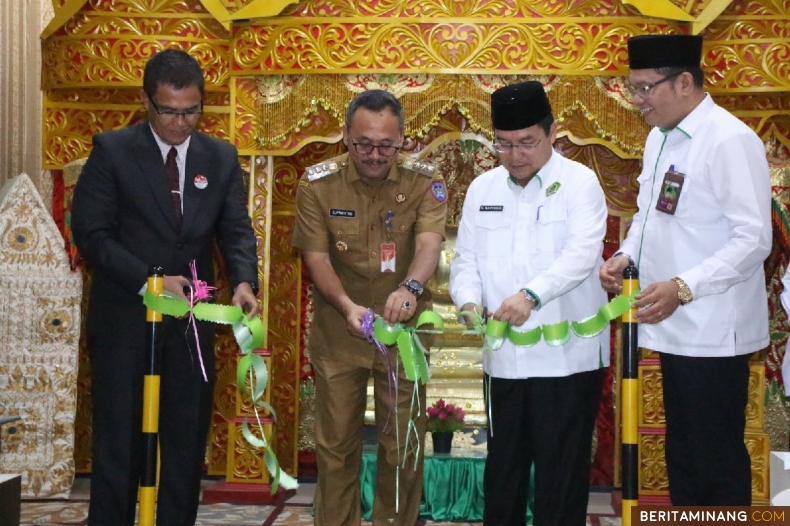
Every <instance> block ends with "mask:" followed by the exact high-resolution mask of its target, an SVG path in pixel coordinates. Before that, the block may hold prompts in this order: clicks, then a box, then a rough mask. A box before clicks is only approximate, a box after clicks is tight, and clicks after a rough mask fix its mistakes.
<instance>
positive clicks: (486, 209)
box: [480, 205, 505, 212]
mask: <svg viewBox="0 0 790 526" xmlns="http://www.w3.org/2000/svg"><path fill="white" fill-rule="evenodd" d="M504 210H505V207H504V206H502V205H480V211H481V212H503V211H504Z"/></svg>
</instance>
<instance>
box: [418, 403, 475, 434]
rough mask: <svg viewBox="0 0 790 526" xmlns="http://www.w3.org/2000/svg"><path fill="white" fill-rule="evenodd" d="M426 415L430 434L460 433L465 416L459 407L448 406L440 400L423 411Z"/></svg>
mask: <svg viewBox="0 0 790 526" xmlns="http://www.w3.org/2000/svg"><path fill="white" fill-rule="evenodd" d="M425 412H426V413H427V414H428V431H431V432H432V433H441V432H450V433H452V432H454V431H460V430H461V429H463V427H464V417H465V416H466V414H465V413H464V410H463V409H461V408H460V407H459V406H456V405H453V404H448V403H446V402H445V401H444V400H442V399H441V398H439V399H438V400H437V401H435V402H434V403H433V405H431V407H429V408H428V409H426V410H425Z"/></svg>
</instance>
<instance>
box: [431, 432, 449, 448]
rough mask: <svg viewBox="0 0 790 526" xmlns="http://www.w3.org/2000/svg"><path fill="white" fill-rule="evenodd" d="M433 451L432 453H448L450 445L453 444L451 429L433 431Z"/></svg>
mask: <svg viewBox="0 0 790 526" xmlns="http://www.w3.org/2000/svg"><path fill="white" fill-rule="evenodd" d="M431 436H432V437H433V452H434V453H449V452H450V447H451V446H452V445H453V432H452V431H433V432H431Z"/></svg>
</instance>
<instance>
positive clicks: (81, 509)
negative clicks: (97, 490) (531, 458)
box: [21, 477, 621, 526]
mask: <svg viewBox="0 0 790 526" xmlns="http://www.w3.org/2000/svg"><path fill="white" fill-rule="evenodd" d="M214 483H216V481H213V480H206V481H205V482H204V486H205V485H209V484H214ZM314 492H315V484H313V483H309V482H308V483H301V484H300V485H299V489H298V490H297V493H296V495H294V496H292V497H291V498H289V499H288V500H287V501H285V502H284V503H282V504H279V505H276V506H274V505H233V504H201V506H200V509H199V510H198V520H197V523H196V525H197V526H223V525H230V524H232V525H234V526H275V525H278V526H279V525H288V526H308V525H311V524H313V517H312V515H311V507H310V506H311V504H312V502H313V494H314ZM89 494H90V481H89V479H88V478H84V477H78V478H77V479H76V480H75V482H74V486H73V488H72V492H71V496H70V498H69V499H68V500H40V501H33V500H24V501H22V520H21V524H22V525H41V526H44V525H80V526H82V525H84V524H85V523H86V520H87V517H88V500H89ZM588 512H589V514H590V515H589V517H588V520H587V524H589V525H590V526H619V525H620V524H621V520H620V518H619V517H615V510H614V509H613V508H612V504H611V494H610V493H609V492H592V493H590V503H589V506H588ZM469 524H472V525H474V526H480V523H444V522H433V521H426V526H441V525H456V526H459V525H460V526H465V525H469ZM363 525H366V526H367V525H370V523H369V522H363Z"/></svg>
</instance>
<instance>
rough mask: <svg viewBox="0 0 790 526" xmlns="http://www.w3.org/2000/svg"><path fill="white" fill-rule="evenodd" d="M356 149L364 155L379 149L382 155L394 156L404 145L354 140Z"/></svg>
mask: <svg viewBox="0 0 790 526" xmlns="http://www.w3.org/2000/svg"><path fill="white" fill-rule="evenodd" d="M351 144H353V145H354V149H355V150H356V151H357V153H359V154H362V155H370V154H371V153H373V150H374V149H378V151H379V155H381V156H382V157H392V156H393V155H395V154H396V153H398V150H400V149H401V148H402V146H392V145H391V144H370V143H369V142H352V143H351Z"/></svg>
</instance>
